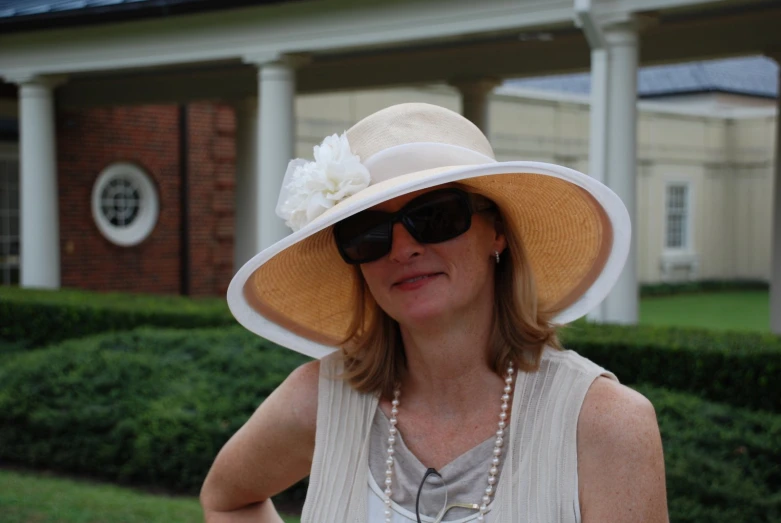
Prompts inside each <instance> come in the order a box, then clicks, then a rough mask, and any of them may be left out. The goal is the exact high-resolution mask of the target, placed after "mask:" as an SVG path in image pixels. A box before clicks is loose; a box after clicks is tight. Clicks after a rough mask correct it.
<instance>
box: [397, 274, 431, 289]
mask: <svg viewBox="0 0 781 523" xmlns="http://www.w3.org/2000/svg"><path fill="white" fill-rule="evenodd" d="M441 274H442V273H441V272H432V273H428V274H418V275H416V276H410V277H409V278H404V279H403V280H399V281H397V282H396V283H394V284H393V287H394V288H396V289H399V290H403V291H411V290H415V289H419V288H421V287H423V286H424V285H427V284H428V283H430V282H431V280H433V279H435V278H436V277H438V276H440V275H441Z"/></svg>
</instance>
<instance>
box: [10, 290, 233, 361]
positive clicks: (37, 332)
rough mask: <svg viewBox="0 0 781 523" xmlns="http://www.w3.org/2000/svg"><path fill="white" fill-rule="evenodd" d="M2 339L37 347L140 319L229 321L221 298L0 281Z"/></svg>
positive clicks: (189, 323) (169, 323)
mask: <svg viewBox="0 0 781 523" xmlns="http://www.w3.org/2000/svg"><path fill="white" fill-rule="evenodd" d="M0 318H3V321H2V323H0V340H3V341H4V342H15V343H16V345H13V346H10V345H6V346H5V347H2V348H3V349H4V350H9V349H10V348H11V347H13V348H15V349H20V348H29V347H40V346H44V345H48V344H50V343H55V342H58V341H62V340H66V339H69V338H78V337H82V336H87V335H91V334H97V333H100V332H106V331H122V330H130V329H133V328H135V327H139V326H142V325H149V326H158V327H172V328H192V327H216V326H224V325H233V324H235V320H234V319H233V317H232V316H231V315H230V312H229V311H228V307H227V306H226V304H225V300H224V299H222V298H206V299H191V298H185V297H181V296H152V295H142V294H120V293H98V292H90V291H79V290H58V291H46V290H32V289H19V288H14V287H0Z"/></svg>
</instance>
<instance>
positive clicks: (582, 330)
mask: <svg viewBox="0 0 781 523" xmlns="http://www.w3.org/2000/svg"><path fill="white" fill-rule="evenodd" d="M561 339H562V341H563V343H564V345H565V346H566V347H567V348H568V349H572V350H574V351H576V352H578V353H580V354H582V355H584V356H586V357H587V358H589V359H591V360H593V361H594V362H596V363H598V364H600V365H602V366H603V367H605V368H606V369H609V370H610V371H612V372H614V373H615V374H616V375H617V376H618V378H619V379H620V380H621V381H623V382H625V383H630V384H638V383H649V384H652V385H656V386H660V387H666V388H669V389H673V390H679V391H686V392H691V393H694V394H695V395H697V396H700V397H702V398H706V399H710V400H713V401H718V402H724V403H728V404H730V405H734V406H737V407H748V408H751V409H759V410H767V411H771V412H776V413H781V379H778V376H781V337H779V336H774V335H772V334H754V333H736V332H715V331H707V330H698V329H681V328H669V327H646V326H619V325H593V324H587V323H584V322H578V323H576V324H574V325H572V326H569V327H566V328H565V329H563V330H562V331H561Z"/></svg>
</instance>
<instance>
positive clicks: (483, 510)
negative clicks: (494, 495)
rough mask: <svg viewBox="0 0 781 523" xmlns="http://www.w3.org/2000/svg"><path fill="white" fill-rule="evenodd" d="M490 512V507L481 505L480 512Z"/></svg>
mask: <svg viewBox="0 0 781 523" xmlns="http://www.w3.org/2000/svg"><path fill="white" fill-rule="evenodd" d="M487 510H488V507H487V506H486V505H485V504H482V505H480V512H485V511H487Z"/></svg>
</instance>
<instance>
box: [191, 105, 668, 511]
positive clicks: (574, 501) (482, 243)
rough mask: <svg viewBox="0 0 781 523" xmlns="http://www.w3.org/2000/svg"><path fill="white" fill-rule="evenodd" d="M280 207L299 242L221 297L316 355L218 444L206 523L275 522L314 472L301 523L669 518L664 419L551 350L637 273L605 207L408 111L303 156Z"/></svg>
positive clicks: (454, 120) (373, 120) (469, 134)
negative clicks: (624, 276)
mask: <svg viewBox="0 0 781 523" xmlns="http://www.w3.org/2000/svg"><path fill="white" fill-rule="evenodd" d="M277 212H278V214H280V216H282V217H283V218H284V219H285V220H287V223H288V225H290V226H291V227H292V228H293V229H294V230H295V232H294V233H293V234H291V235H290V236H289V237H287V238H285V239H284V240H282V241H280V242H278V243H277V244H275V245H274V246H272V247H270V248H268V249H266V250H265V251H263V252H261V253H260V254H259V255H257V256H256V257H255V258H253V259H252V260H251V261H249V262H248V263H247V264H246V265H245V266H244V267H243V268H242V269H241V270H240V271H239V272H238V273H237V274H236V276H235V277H234V280H233V281H232V283H231V286H230V289H229V291H228V301H229V304H230V306H231V310H232V312H233V313H234V315H235V316H236V318H237V319H238V320H239V321H240V322H241V323H242V324H243V325H245V326H246V327H247V328H249V329H250V330H252V331H254V332H256V333H258V334H260V335H262V336H264V337H266V338H268V339H270V340H272V341H275V342H277V343H279V344H281V345H284V346H286V347H289V348H291V349H293V350H297V351H299V352H302V353H304V354H308V355H310V356H314V357H317V358H323V359H322V360H319V361H317V360H316V361H313V362H311V363H308V364H306V365H304V366H302V367H301V368H299V369H297V370H296V371H295V372H293V373H292V374H291V375H290V376H289V377H288V378H287V380H285V382H284V383H283V384H282V385H280V387H279V388H278V389H277V390H276V391H275V392H274V393H273V394H272V395H271V396H269V398H268V399H267V400H266V401H265V402H264V403H263V404H262V405H261V406H260V407H259V408H258V410H257V411H256V413H255V414H254V415H253V416H252V417H251V419H250V420H249V421H248V422H247V424H246V425H245V426H244V427H242V428H241V429H240V430H239V431H238V432H237V433H236V434H235V435H234V436H233V438H232V439H231V440H230V441H229V442H228V443H227V444H226V445H225V447H224V448H223V449H222V451H221V452H220V454H219V455H218V457H217V459H216V460H215V463H214V465H213V467H212V469H211V471H210V472H209V475H208V477H207V478H206V481H205V483H204V486H203V490H202V494H201V501H202V504H203V507H204V511H205V514H206V519H207V521H209V522H215V523H217V522H220V521H261V522H267V521H280V520H279V517H278V516H277V514H276V512H275V510H274V507H273V504H272V502H271V500H270V498H271V496H273V495H274V494H276V493H278V492H280V491H282V490H284V489H285V488H287V487H288V486H290V485H292V484H293V483H294V482H296V481H298V480H299V479H301V478H303V477H306V476H307V475H309V476H310V482H309V490H308V492H307V499H306V503H305V506H304V511H303V515H302V521H303V522H305V523H309V522H328V523H332V522H351V523H353V522H356V523H357V522H371V523H374V522H393V523H400V522H404V523H410V522H416V521H426V522H432V521H462V522H466V521H476V522H479V521H492V522H502V523H505V522H522V521H523V522H532V521H533V522H542V521H545V522H551V521H561V522H577V521H582V522H584V523H593V522H602V521H612V522H629V521H632V522H636V521H648V522H657V521H667V507H666V494H665V482H664V464H663V458H662V447H661V441H660V436H659V430H658V427H657V423H656V418H655V414H654V411H653V407H652V406H651V405H650V403H649V402H648V401H647V400H646V399H645V398H643V397H642V396H640V395H639V394H637V393H636V392H634V391H632V390H630V389H628V388H626V387H623V386H622V385H619V384H618V382H617V380H616V378H615V376H613V375H612V374H611V373H609V372H607V371H605V370H604V369H602V368H600V367H598V366H596V365H595V364H593V363H591V362H590V361H588V360H586V359H585V358H582V357H580V356H578V355H577V354H575V353H572V352H570V351H564V350H561V349H560V347H559V344H558V341H557V338H556V325H558V324H562V323H566V322H569V321H572V320H574V319H576V318H578V317H581V316H583V315H584V314H585V313H586V312H588V310H589V309H590V308H592V307H593V306H595V305H596V304H598V303H599V302H600V301H601V300H602V299H603V298H604V297H605V296H606V294H607V293H608V292H609V290H610V288H611V287H612V285H613V284H614V283H615V281H616V279H617V278H618V275H619V273H620V271H621V268H622V266H623V264H624V261H625V259H626V254H627V251H628V246H629V231H630V226H629V220H628V215H627V212H626V209H625V208H624V206H623V204H622V203H621V202H620V200H619V199H618V198H617V197H616V196H615V195H614V194H613V193H612V192H611V191H609V190H608V189H607V188H605V187H604V186H602V185H601V184H599V183H598V182H596V181H594V180H593V179H591V178H588V177H586V176H585V175H582V174H580V173H577V172H575V171H572V170H570V169H566V168H563V167H558V166H553V165H548V164H539V163H532V162H496V161H495V160H494V158H493V152H492V150H491V147H490V145H489V144H488V141H487V139H486V138H485V137H484V136H483V134H482V133H481V132H480V131H479V130H478V129H477V128H476V127H475V126H474V125H472V124H471V123H470V122H468V121H467V120H466V119H464V118H463V117H461V116H460V115H458V114H456V113H453V112H451V111H448V110H446V109H443V108H440V107H436V106H431V105H426V104H402V105H399V106H394V107H390V108H388V109H385V110H383V111H380V112H378V113H375V114H373V115H371V116H369V117H368V118H366V119H364V120H363V121H361V122H359V123H358V124H356V125H355V126H354V127H353V128H351V129H350V130H349V131H347V132H346V133H345V134H344V135H342V136H341V137H338V136H333V137H329V138H327V139H326V140H325V141H324V142H323V144H322V145H321V146H319V147H316V148H315V161H314V162H305V161H303V160H295V161H293V162H291V164H290V167H289V168H288V172H287V174H286V175H285V179H284V181H283V189H282V194H281V195H280V200H279V205H278V207H277ZM337 347H338V349H336V348H337Z"/></svg>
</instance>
